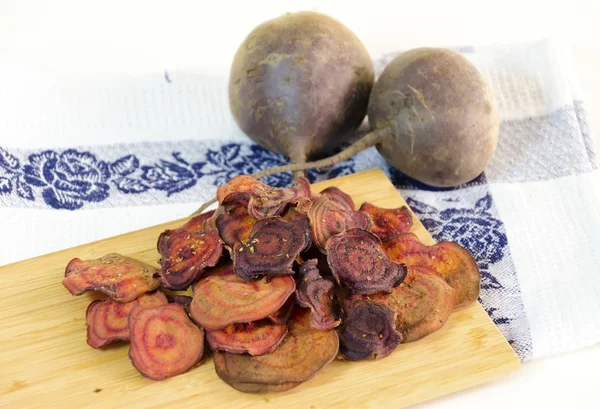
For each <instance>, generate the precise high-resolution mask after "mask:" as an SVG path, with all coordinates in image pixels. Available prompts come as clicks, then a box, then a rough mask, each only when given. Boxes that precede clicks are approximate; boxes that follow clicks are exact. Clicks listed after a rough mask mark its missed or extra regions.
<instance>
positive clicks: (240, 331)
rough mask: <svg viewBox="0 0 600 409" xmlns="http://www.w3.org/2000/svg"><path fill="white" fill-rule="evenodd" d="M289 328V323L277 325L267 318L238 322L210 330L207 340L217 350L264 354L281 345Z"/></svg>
mask: <svg viewBox="0 0 600 409" xmlns="http://www.w3.org/2000/svg"><path fill="white" fill-rule="evenodd" d="M287 330H288V327H287V325H285V324H283V325H277V324H273V323H271V322H269V321H267V320H262V321H254V322H249V323H236V324H231V325H228V326H227V327H225V328H223V329H218V330H214V331H208V332H207V333H206V340H207V341H208V343H209V344H210V346H211V348H212V349H215V350H219V351H226V352H232V353H238V354H242V353H248V354H250V355H262V354H266V353H268V352H270V351H271V350H273V348H275V347H276V346H277V345H279V343H280V342H281V341H282V340H283V337H284V336H285V334H286V333H287Z"/></svg>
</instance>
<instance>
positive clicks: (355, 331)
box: [339, 300, 402, 361]
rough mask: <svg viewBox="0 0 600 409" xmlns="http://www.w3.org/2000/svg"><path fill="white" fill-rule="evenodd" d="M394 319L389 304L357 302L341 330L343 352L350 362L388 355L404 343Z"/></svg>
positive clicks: (393, 313)
mask: <svg viewBox="0 0 600 409" xmlns="http://www.w3.org/2000/svg"><path fill="white" fill-rule="evenodd" d="M395 319H396V314H395V312H394V311H393V310H392V309H391V308H389V307H388V306H386V305H383V304H379V303H376V302H371V301H362V300H359V301H356V302H355V303H354V304H353V305H352V308H350V311H349V312H348V313H347V316H346V318H345V320H344V321H343V324H342V325H341V326H340V328H339V335H340V353H341V354H342V356H343V357H344V358H346V359H347V360H350V361H357V360H361V359H378V358H383V357H386V356H388V355H389V354H391V353H392V351H394V349H396V347H397V346H398V344H400V342H401V341H402V335H401V334H400V333H399V332H398V331H396V322H395Z"/></svg>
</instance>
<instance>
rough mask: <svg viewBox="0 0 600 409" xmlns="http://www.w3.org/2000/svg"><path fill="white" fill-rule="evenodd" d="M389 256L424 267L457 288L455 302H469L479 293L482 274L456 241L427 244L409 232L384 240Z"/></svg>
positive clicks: (404, 262)
mask: <svg viewBox="0 0 600 409" xmlns="http://www.w3.org/2000/svg"><path fill="white" fill-rule="evenodd" d="M383 248H384V250H385V251H386V252H387V254H388V255H389V257H390V258H391V259H392V260H394V261H395V262H397V263H403V264H406V265H407V266H408V267H409V268H410V267H427V268H429V269H430V270H431V271H434V272H435V273H436V274H437V275H439V276H440V277H442V278H443V279H444V280H445V281H446V282H447V283H448V284H449V285H450V287H452V288H454V289H455V290H456V293H457V294H456V297H457V300H456V306H457V307H461V306H464V305H468V304H471V303H473V302H475V301H476V300H477V297H479V288H480V281H481V274H480V272H479V268H478V267H477V263H476V262H475V260H474V259H473V256H471V254H469V252H468V251H467V250H465V249H464V248H463V247H461V246H460V245H459V244H457V243H454V242H450V241H442V242H439V243H437V244H435V245H433V246H426V245H425V244H423V243H421V241H420V240H419V238H418V237H417V236H416V235H414V234H412V233H405V234H400V235H398V236H396V237H393V238H391V239H389V240H386V241H384V242H383Z"/></svg>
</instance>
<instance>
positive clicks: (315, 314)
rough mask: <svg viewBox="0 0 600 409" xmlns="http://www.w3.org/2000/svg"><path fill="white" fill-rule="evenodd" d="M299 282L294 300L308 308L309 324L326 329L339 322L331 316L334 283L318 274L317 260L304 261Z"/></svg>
mask: <svg viewBox="0 0 600 409" xmlns="http://www.w3.org/2000/svg"><path fill="white" fill-rule="evenodd" d="M300 276H301V278H300V284H299V287H298V289H297V290H296V300H297V301H298V304H299V305H301V306H302V307H306V308H310V310H311V314H310V324H311V325H312V326H313V327H314V328H316V329H320V330H328V329H333V328H335V327H337V326H338V325H339V324H340V321H339V320H336V319H335V317H334V316H333V309H332V299H333V288H334V287H335V285H334V284H333V283H332V282H331V281H329V280H325V279H324V278H323V277H321V275H320V274H319V269H318V268H317V260H316V259H312V260H308V261H306V262H305V263H304V264H303V265H302V266H301V267H300Z"/></svg>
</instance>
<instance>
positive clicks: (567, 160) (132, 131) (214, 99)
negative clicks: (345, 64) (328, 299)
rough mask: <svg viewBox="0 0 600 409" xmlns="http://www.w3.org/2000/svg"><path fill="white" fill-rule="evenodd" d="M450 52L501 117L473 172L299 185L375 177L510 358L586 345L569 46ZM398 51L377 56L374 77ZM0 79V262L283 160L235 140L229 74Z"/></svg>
mask: <svg viewBox="0 0 600 409" xmlns="http://www.w3.org/2000/svg"><path fill="white" fill-rule="evenodd" d="M458 50H459V51H460V52H462V53H463V54H464V55H465V56H466V57H467V58H469V59H470V60H471V61H473V62H474V63H475V64H476V65H477V66H478V67H479V68H480V69H481V71H482V72H483V73H484V74H485V75H486V76H487V77H488V79H489V80H490V82H491V84H492V87H493V89H494V92H495V95H496V97H497V99H498V103H499V106H500V110H501V117H502V123H501V135H500V141H499V145H498V150H497V152H496V155H495V157H494V159H493V161H492V164H491V165H490V166H489V167H488V169H487V170H486V172H485V174H483V175H481V176H480V177H478V178H477V179H476V180H474V181H472V182H470V183H468V184H466V185H465V186H461V187H459V188H455V189H431V188H428V187H426V186H423V185H421V184H419V183H416V182H414V181H411V180H410V179H408V178H407V177H405V176H404V175H402V174H401V173H400V172H398V171H396V170H394V169H392V168H390V167H389V166H388V165H387V164H386V163H385V161H384V160H383V159H382V158H381V156H379V154H378V153H377V151H376V150H375V149H369V150H367V151H365V152H362V153H361V154H359V155H357V156H356V157H355V158H353V159H351V160H349V161H347V162H344V163H341V164H338V165H336V166H334V167H333V168H330V169H319V170H314V171H311V172H309V177H310V179H311V180H319V179H324V178H331V177H336V176H339V175H343V174H348V173H351V172H356V171H360V170H364V169H369V168H374V167H380V168H382V169H384V171H385V172H386V173H387V174H388V175H389V176H390V178H391V180H392V181H393V182H394V184H395V185H396V186H397V187H398V189H399V190H400V192H401V193H402V194H403V196H404V197H405V198H406V199H407V200H408V202H409V204H410V205H411V206H412V208H413V210H414V211H415V212H416V213H417V214H418V215H419V217H420V219H421V220H422V221H423V223H424V224H425V226H426V227H427V228H428V229H429V231H430V232H431V233H432V234H433V235H434V236H435V238H436V239H438V240H455V241H458V242H459V243H460V244H462V245H463V246H465V247H466V248H467V249H468V250H469V251H470V252H471V253H472V254H473V255H474V256H475V258H476V259H477V262H478V264H479V267H480V269H481V273H482V293H481V298H480V302H481V303H482V305H483V306H484V307H485V308H486V310H487V312H488V314H489V315H490V317H491V318H492V319H493V320H494V322H495V323H496V325H498V327H499V328H500V330H501V331H502V333H503V334H504V335H505V336H506V337H507V339H508V340H509V341H510V343H511V345H512V346H513V348H514V349H515V351H516V352H517V353H518V354H519V356H520V358H521V359H522V360H524V361H525V360H528V359H532V358H537V357H542V356H547V355H551V354H556V353H560V352H565V351H569V350H573V349H577V348H581V347H584V346H587V345H591V344H594V343H596V342H598V341H600V326H598V325H597V323H598V322H599V321H600V251H599V250H598V249H599V248H600V229H599V227H600V217H599V214H598V210H597V209H598V207H599V205H600V193H599V192H598V189H599V186H600V185H599V183H600V178H599V177H598V171H597V163H596V153H595V147H594V143H593V139H592V137H591V135H590V130H589V127H588V124H587V119H586V112H585V110H584V108H583V103H582V102H581V93H580V90H579V88H578V84H577V80H576V77H575V74H574V70H573V67H572V63H571V60H570V56H569V53H568V49H566V48H564V47H561V46H559V45H557V44H556V43H554V42H552V41H544V42H541V43H536V44H525V45H522V46H510V47H489V48H470V47H465V48H460V49H458ZM395 54H396V53H392V54H389V55H383V56H379V57H378V58H377V59H376V60H375V63H376V68H377V70H378V72H379V71H381V69H382V68H383V66H384V65H385V64H386V63H387V62H388V61H389V60H391V58H393V56H394V55H395ZM0 74H2V77H1V78H2V79H1V80H0V112H1V113H2V116H1V117H0V220H1V223H2V227H3V232H4V234H3V235H2V238H0V244H1V245H2V247H1V248H2V249H3V251H2V252H0V265H3V264H6V263H10V262H14V261H18V260H21V259H24V258H28V257H32V256H36V255H40V254H44V253H47V252H50V251H54V250H59V249H62V248H66V247H70V246H73V245H77V244H81V243H85V242H88V241H91V240H96V239H100V238H103V237H108V236H111V235H114V234H119V233H124V232H127V231H130V230H134V229H138V228H142V227H146V226H149V225H153V224H157V223H161V222H164V221H168V220H172V219H176V218H179V217H184V216H186V215H188V214H190V213H191V212H192V211H193V210H195V209H196V208H197V207H198V205H199V204H201V203H202V202H203V201H204V200H206V199H208V198H210V197H212V196H213V194H214V191H215V189H216V186H217V185H219V184H220V183H223V182H224V181H225V180H227V179H228V178H230V177H232V176H234V175H237V174H240V173H251V172H253V171H255V170H258V169H263V168H266V167H269V166H272V165H275V164H281V163H285V159H284V158H282V157H281V156H279V155H276V154H273V153H270V152H267V151H265V150H264V149H261V148H260V147H258V146H256V145H255V144H253V143H252V142H251V141H250V140H249V139H248V138H247V137H245V136H244V135H243V134H242V133H241V132H240V130H239V129H237V127H236V126H235V124H234V122H233V120H232V119H231V116H230V114H229V110H228V105H227V94H226V85H227V83H226V78H206V77H204V76H202V75H199V74H197V73H193V72H170V71H168V70H167V71H161V72H160V73H156V74H155V75H148V76H144V77H122V78H107V77H103V78H87V79H86V78H85V76H82V77H79V78H77V79H69V78H59V77H52V78H50V77H46V76H43V75H41V74H39V73H35V72H32V71H27V70H24V69H20V70H15V69H14V67H13V68H6V67H5V68H0ZM290 181H291V175H289V174H281V175H274V176H271V177H269V178H267V179H266V182H268V183H269V184H272V185H277V186H284V185H287V184H289V183H290ZM1 279H2V272H1V267H0V281H1Z"/></svg>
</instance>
